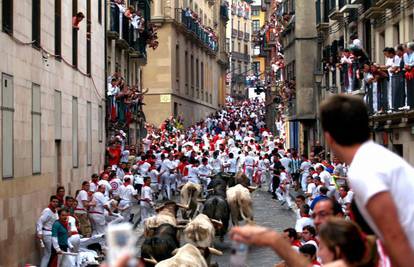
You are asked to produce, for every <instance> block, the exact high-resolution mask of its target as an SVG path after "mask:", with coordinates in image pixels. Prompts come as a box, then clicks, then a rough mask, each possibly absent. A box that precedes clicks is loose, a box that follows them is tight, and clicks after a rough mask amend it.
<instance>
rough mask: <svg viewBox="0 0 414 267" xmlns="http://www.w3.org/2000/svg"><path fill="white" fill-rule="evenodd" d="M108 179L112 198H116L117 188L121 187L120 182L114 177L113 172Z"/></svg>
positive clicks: (117, 194)
mask: <svg viewBox="0 0 414 267" xmlns="http://www.w3.org/2000/svg"><path fill="white" fill-rule="evenodd" d="M109 177H110V182H109V184H110V185H111V191H112V197H117V196H119V188H120V187H121V185H122V181H121V179H119V178H118V177H117V176H116V174H115V172H112V173H111V174H110V175H109Z"/></svg>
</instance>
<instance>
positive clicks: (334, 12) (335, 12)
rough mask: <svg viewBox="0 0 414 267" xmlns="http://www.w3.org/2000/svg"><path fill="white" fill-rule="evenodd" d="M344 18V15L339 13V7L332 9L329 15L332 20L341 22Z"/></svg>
mask: <svg viewBox="0 0 414 267" xmlns="http://www.w3.org/2000/svg"><path fill="white" fill-rule="evenodd" d="M343 16H344V15H343V14H342V13H341V12H340V11H339V9H338V8H337V7H335V8H334V9H331V10H330V11H329V15H328V17H329V19H330V20H340V19H341V18H343Z"/></svg>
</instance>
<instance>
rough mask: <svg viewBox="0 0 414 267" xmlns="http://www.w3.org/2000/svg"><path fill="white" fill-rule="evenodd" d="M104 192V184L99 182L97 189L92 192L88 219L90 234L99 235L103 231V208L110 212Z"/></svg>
mask: <svg viewBox="0 0 414 267" xmlns="http://www.w3.org/2000/svg"><path fill="white" fill-rule="evenodd" d="M105 192H106V185H105V184H101V185H99V186H98V191H96V192H95V193H94V194H93V197H92V203H94V206H91V208H90V209H89V219H90V220H91V224H92V235H100V234H104V233H105V227H106V220H105V209H106V210H107V211H108V212H109V214H111V211H110V209H109V207H108V206H107V202H108V200H109V199H108V198H107V197H106V196H105V195H104V194H105Z"/></svg>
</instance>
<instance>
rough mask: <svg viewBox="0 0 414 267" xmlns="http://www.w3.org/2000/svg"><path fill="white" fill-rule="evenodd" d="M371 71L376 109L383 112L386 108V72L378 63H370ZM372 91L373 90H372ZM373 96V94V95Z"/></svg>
mask: <svg viewBox="0 0 414 267" xmlns="http://www.w3.org/2000/svg"><path fill="white" fill-rule="evenodd" d="M371 73H372V75H373V76H374V82H373V87H374V88H375V87H376V88H377V94H376V96H377V111H378V112H379V113H383V112H384V111H386V110H387V104H388V100H387V99H388V98H387V89H388V88H387V86H388V84H387V79H388V74H387V73H386V72H385V71H383V70H381V69H380V67H379V65H378V64H375V63H374V64H372V65H371ZM373 91H374V90H373ZM374 96H375V95H374Z"/></svg>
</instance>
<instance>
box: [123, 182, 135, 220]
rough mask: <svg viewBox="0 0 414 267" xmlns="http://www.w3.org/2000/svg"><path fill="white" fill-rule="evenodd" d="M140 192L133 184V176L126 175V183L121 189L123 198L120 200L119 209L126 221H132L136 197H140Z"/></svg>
mask: <svg viewBox="0 0 414 267" xmlns="http://www.w3.org/2000/svg"><path fill="white" fill-rule="evenodd" d="M137 195H138V193H137V191H136V190H135V189H134V187H133V186H132V184H131V178H130V177H126V178H125V180H124V184H123V185H122V186H121V187H120V189H119V197H120V198H121V200H120V202H119V206H118V207H119V210H120V211H121V215H122V217H124V220H125V221H126V222H128V221H132V217H131V209H132V205H133V201H134V199H138V197H137Z"/></svg>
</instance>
